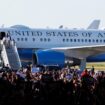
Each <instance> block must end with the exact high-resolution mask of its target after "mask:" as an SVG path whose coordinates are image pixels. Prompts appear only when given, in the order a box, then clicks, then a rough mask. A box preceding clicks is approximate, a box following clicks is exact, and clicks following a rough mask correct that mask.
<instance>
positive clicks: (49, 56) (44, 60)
mask: <svg viewBox="0 0 105 105" xmlns="http://www.w3.org/2000/svg"><path fill="white" fill-rule="evenodd" d="M64 63H65V55H64V53H62V52H57V51H52V50H38V51H36V52H35V53H34V54H33V64H37V65H59V66H64Z"/></svg>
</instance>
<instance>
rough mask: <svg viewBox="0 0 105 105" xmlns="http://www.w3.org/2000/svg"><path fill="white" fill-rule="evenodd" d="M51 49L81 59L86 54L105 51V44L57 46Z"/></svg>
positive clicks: (86, 55)
mask: <svg viewBox="0 0 105 105" xmlns="http://www.w3.org/2000/svg"><path fill="white" fill-rule="evenodd" d="M51 50H56V51H61V52H64V53H65V55H66V56H69V57H75V58H78V59H83V58H86V57H88V56H92V55H97V54H100V53H105V45H91V46H78V47H57V48H51Z"/></svg>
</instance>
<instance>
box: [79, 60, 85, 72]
mask: <svg viewBox="0 0 105 105" xmlns="http://www.w3.org/2000/svg"><path fill="white" fill-rule="evenodd" d="M85 68H86V58H84V59H81V63H80V70H81V71H83V70H84V69H85Z"/></svg>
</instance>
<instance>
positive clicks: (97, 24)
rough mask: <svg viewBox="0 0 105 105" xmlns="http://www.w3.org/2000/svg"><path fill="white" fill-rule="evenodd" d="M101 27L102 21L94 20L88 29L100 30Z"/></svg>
mask: <svg viewBox="0 0 105 105" xmlns="http://www.w3.org/2000/svg"><path fill="white" fill-rule="evenodd" d="M99 25H100V20H94V21H93V22H92V23H91V24H90V25H89V26H88V27H87V29H98V28H99Z"/></svg>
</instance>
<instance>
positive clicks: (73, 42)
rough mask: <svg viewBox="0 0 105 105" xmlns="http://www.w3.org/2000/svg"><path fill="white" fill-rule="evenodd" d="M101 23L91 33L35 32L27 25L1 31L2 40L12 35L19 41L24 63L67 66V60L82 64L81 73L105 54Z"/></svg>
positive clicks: (92, 25) (72, 30)
mask: <svg viewBox="0 0 105 105" xmlns="http://www.w3.org/2000/svg"><path fill="white" fill-rule="evenodd" d="M99 23H100V21H99V20H95V21H93V22H92V23H91V24H90V26H89V27H88V28H87V29H64V28H62V29H32V28H29V27H27V26H23V25H14V26H11V27H9V28H0V33H1V34H0V36H2V35H4V32H5V33H6V35H9V36H10V37H11V39H13V40H15V42H16V47H17V48H18V53H19V56H20V58H21V60H23V61H24V58H22V57H25V58H26V59H25V60H27V59H28V60H30V61H31V60H32V59H33V63H34V64H43V65H48V64H49V65H52V64H58V65H64V61H65V57H68V58H69V57H72V58H76V59H80V60H81V64H80V69H81V70H83V69H84V68H85V67H86V59H87V58H88V57H90V56H94V55H98V54H101V53H104V52H105V50H104V48H105V30H99V29H98V27H99Z"/></svg>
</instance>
